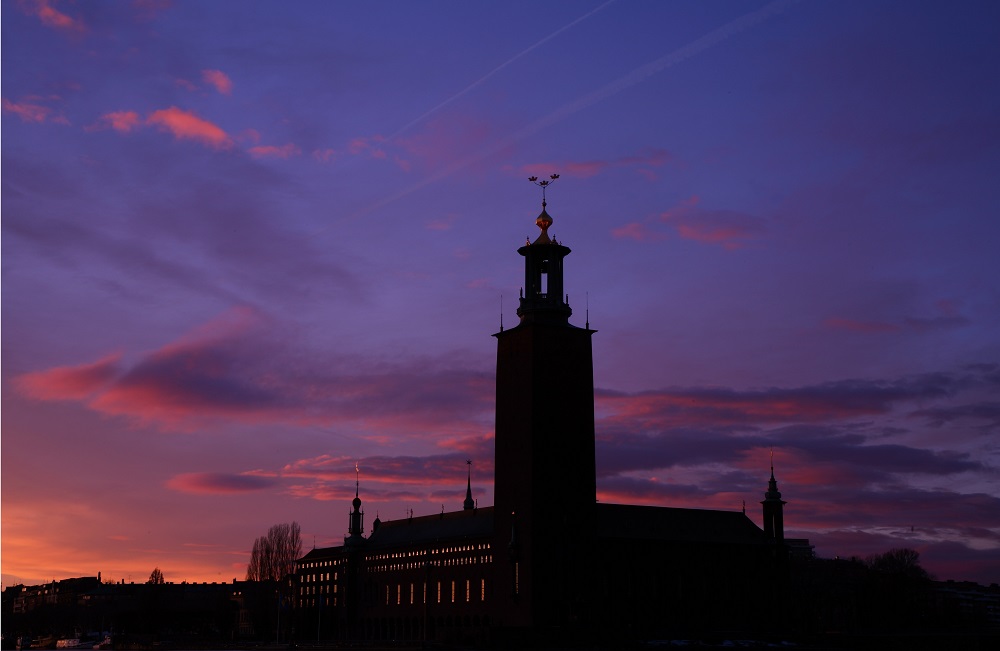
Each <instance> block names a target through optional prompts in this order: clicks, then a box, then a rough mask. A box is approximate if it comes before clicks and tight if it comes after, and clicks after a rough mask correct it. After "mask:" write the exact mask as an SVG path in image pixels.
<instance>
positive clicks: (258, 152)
mask: <svg viewBox="0 0 1000 651" xmlns="http://www.w3.org/2000/svg"><path fill="white" fill-rule="evenodd" d="M249 151H250V154H251V155H252V156H255V157H256V158H291V157H292V156H298V155H299V154H301V153H302V150H301V149H299V148H298V147H296V146H295V145H293V144H292V143H288V144H287V145H282V146H280V147H277V146H275V145H259V146H257V147H251V148H250V150H249Z"/></svg>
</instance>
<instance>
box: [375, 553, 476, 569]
mask: <svg viewBox="0 0 1000 651" xmlns="http://www.w3.org/2000/svg"><path fill="white" fill-rule="evenodd" d="M492 562H493V556H492V555H486V556H466V557H464V558H444V559H438V560H433V561H410V562H407V563H388V564H385V565H372V566H370V567H369V568H368V571H369V572H395V571H397V570H419V569H422V568H424V567H454V566H457V565H474V564H476V563H492Z"/></svg>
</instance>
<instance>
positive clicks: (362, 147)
mask: <svg viewBox="0 0 1000 651" xmlns="http://www.w3.org/2000/svg"><path fill="white" fill-rule="evenodd" d="M369 149H371V144H370V143H369V142H368V139H367V138H355V139H354V140H352V141H351V142H349V143H347V151H349V152H351V153H352V154H354V155H355V156H357V155H358V154H361V153H364V152H366V151H368V150H369Z"/></svg>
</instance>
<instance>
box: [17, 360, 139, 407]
mask: <svg viewBox="0 0 1000 651" xmlns="http://www.w3.org/2000/svg"><path fill="white" fill-rule="evenodd" d="M120 372H121V355H119V354H114V355H108V356H107V357H104V358H102V359H99V360H97V361H96V362H93V363H90V364H83V365H80V366H60V367H57V368H52V369H48V370H46V371H39V372H37V373H28V374H26V375H22V376H21V377H20V378H18V379H17V385H18V387H19V388H20V389H21V390H22V391H23V392H24V393H26V394H27V395H29V396H31V397H33V398H37V399H40V400H79V399H83V398H86V397H87V396H90V395H93V394H94V393H96V392H97V391H99V390H100V389H101V388H102V387H104V386H106V385H107V384H108V383H110V382H111V381H112V380H113V379H114V378H115V377H116V376H117V375H118V374H119V373H120Z"/></svg>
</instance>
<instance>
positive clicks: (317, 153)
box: [312, 149, 337, 163]
mask: <svg viewBox="0 0 1000 651" xmlns="http://www.w3.org/2000/svg"><path fill="white" fill-rule="evenodd" d="M336 153H337V152H336V151H334V150H333V149H315V150H313V153H312V156H313V158H315V159H316V160H318V161H319V162H321V163H329V162H330V161H332V160H333V157H334V156H335V155H336Z"/></svg>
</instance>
